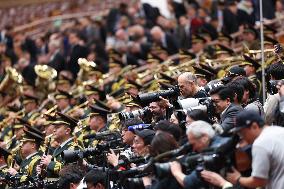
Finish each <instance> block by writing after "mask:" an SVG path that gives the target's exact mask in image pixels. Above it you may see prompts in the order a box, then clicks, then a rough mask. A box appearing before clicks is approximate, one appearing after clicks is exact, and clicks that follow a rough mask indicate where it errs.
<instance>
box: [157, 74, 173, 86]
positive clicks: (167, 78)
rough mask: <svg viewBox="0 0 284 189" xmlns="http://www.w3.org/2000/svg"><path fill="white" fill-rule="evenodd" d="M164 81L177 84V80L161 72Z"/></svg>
mask: <svg viewBox="0 0 284 189" xmlns="http://www.w3.org/2000/svg"><path fill="white" fill-rule="evenodd" d="M159 74H160V76H161V78H162V79H165V80H168V81H169V82H170V83H172V84H176V82H177V80H176V79H175V78H173V77H171V76H169V75H167V74H165V73H163V72H159Z"/></svg>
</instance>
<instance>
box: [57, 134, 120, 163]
mask: <svg viewBox="0 0 284 189" xmlns="http://www.w3.org/2000/svg"><path fill="white" fill-rule="evenodd" d="M118 146H122V139H121V138H116V139H112V140H108V141H106V142H104V143H99V144H97V146H96V147H95V148H86V149H84V150H64V151H63V152H62V153H61V157H62V158H63V159H64V161H65V162H67V163H73V162H76V161H78V160H80V159H83V158H87V157H89V156H98V155H102V154H103V153H104V152H108V151H109V150H110V149H112V148H117V147H118Z"/></svg>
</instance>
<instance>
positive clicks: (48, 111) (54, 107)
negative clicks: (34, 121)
mask: <svg viewBox="0 0 284 189" xmlns="http://www.w3.org/2000/svg"><path fill="white" fill-rule="evenodd" d="M57 108H58V105H54V106H53V107H52V108H50V109H49V110H47V111H46V112H44V113H43V114H42V115H41V116H42V117H44V115H51V114H52V112H54V111H55V110H56V109H57Z"/></svg>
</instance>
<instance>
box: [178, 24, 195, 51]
mask: <svg viewBox="0 0 284 189" xmlns="http://www.w3.org/2000/svg"><path fill="white" fill-rule="evenodd" d="M189 30H190V29H189ZM175 37H176V39H177V41H178V43H179V46H180V48H182V49H190V48H191V39H190V31H188V33H186V32H185V27H184V26H178V27H177V28H176V30H175Z"/></svg>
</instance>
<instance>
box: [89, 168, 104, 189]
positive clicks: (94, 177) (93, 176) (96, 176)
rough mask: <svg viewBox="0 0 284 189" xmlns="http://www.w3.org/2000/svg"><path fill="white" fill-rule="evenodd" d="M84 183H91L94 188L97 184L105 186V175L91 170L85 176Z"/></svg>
mask: <svg viewBox="0 0 284 189" xmlns="http://www.w3.org/2000/svg"><path fill="white" fill-rule="evenodd" d="M84 182H86V183H92V184H93V185H94V186H96V185H97V184H98V183H100V184H102V185H103V186H106V183H105V182H106V173H105V172H103V171H100V170H91V171H89V172H88V173H87V174H86V175H85V178H84Z"/></svg>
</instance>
